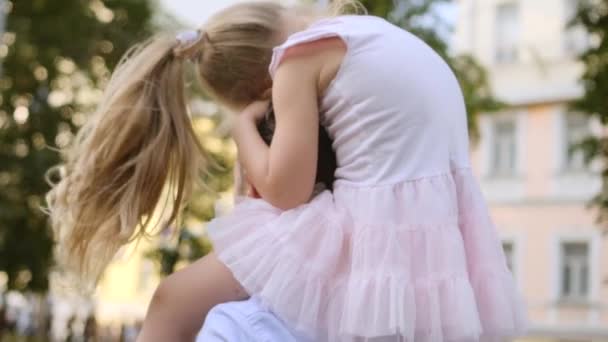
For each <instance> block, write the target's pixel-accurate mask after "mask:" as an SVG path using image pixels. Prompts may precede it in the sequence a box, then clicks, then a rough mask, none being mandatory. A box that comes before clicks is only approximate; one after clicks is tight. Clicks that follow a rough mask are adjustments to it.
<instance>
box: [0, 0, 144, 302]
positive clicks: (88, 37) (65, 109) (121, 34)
mask: <svg viewBox="0 0 608 342" xmlns="http://www.w3.org/2000/svg"><path fill="white" fill-rule="evenodd" d="M2 3H3V4H4V8H2V10H3V11H4V13H5V15H6V30H5V32H4V34H3V35H2V37H1V41H0V58H1V59H0V62H1V64H2V75H1V77H0V270H1V271H4V272H6V273H7V274H8V276H9V287H10V288H16V289H31V290H35V291H44V290H46V288H47V286H48V284H47V283H48V279H47V276H48V273H49V270H50V267H51V266H52V260H53V258H52V246H53V239H52V234H51V232H50V229H49V226H48V223H47V218H46V216H45V215H44V214H43V212H42V211H41V207H42V206H43V205H44V195H45V193H46V192H47V191H48V189H49V188H48V185H47V184H46V182H45V180H44V175H45V172H46V171H47V170H48V169H49V168H50V167H51V166H53V165H56V164H58V163H59V161H60V158H59V155H58V153H57V152H56V150H54V149H53V148H52V147H56V146H58V147H63V146H65V145H67V144H68V143H69V142H70V140H71V139H72V137H73V132H74V131H75V130H76V129H77V128H78V127H79V126H80V125H82V123H83V121H84V120H85V118H86V114H87V113H89V112H90V111H91V109H92V108H93V106H94V104H95V102H96V101H97V99H98V98H99V92H100V90H99V89H100V88H101V87H103V85H104V83H105V82H106V81H107V78H108V75H109V70H111V69H112V68H113V67H114V66H115V65H116V64H117V63H118V61H119V59H120V57H121V56H122V54H123V53H124V52H125V51H126V49H127V48H128V47H129V46H131V45H132V44H133V43H134V42H135V41H138V40H141V39H142V38H144V37H145V36H147V35H149V34H150V33H151V32H152V29H153V25H152V15H153V9H154V8H153V3H151V2H150V1H146V0H107V1H103V2H102V1H101V0H86V1H84V0H27V1H25V0H12V1H3V2H0V4H2Z"/></svg>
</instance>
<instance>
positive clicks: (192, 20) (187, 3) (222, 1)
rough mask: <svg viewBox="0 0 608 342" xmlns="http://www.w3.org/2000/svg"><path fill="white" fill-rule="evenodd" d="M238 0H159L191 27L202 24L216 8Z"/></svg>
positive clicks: (218, 8)
mask: <svg viewBox="0 0 608 342" xmlns="http://www.w3.org/2000/svg"><path fill="white" fill-rule="evenodd" d="M239 1H240V0H161V4H162V6H163V7H164V8H165V9H167V10H168V11H170V12H173V13H175V14H176V15H177V17H178V18H181V19H183V20H184V22H185V24H188V25H191V26H192V27H193V28H195V27H198V26H200V25H202V24H203V23H204V22H205V21H206V20H207V18H209V17H210V16H211V15H212V14H213V13H215V12H217V11H218V10H220V9H222V8H224V7H226V6H230V5H232V4H235V3H237V2H239Z"/></svg>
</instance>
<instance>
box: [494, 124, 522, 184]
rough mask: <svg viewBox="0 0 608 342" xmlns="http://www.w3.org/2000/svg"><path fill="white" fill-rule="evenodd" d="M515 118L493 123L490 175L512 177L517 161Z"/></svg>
mask: <svg viewBox="0 0 608 342" xmlns="http://www.w3.org/2000/svg"><path fill="white" fill-rule="evenodd" d="M516 128H517V126H516V122H515V118H511V119H499V120H495V121H494V123H493V132H492V133H493V142H492V143H493V146H492V149H491V152H492V159H491V160H492V164H491V174H492V175H494V176H513V175H514V174H515V168H516V161H517V141H516Z"/></svg>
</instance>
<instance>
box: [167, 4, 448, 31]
mask: <svg viewBox="0 0 608 342" xmlns="http://www.w3.org/2000/svg"><path fill="white" fill-rule="evenodd" d="M239 1H242V0H161V4H162V6H163V7H164V8H165V9H166V10H168V11H170V12H173V13H174V14H176V15H177V17H178V18H181V19H183V20H184V22H185V24H188V25H190V26H192V27H193V28H195V27H198V26H200V25H202V24H203V23H204V22H205V21H206V20H207V18H209V17H210V16H211V15H212V14H213V13H215V12H217V11H218V10H220V9H222V8H224V7H227V6H230V5H232V4H235V3H237V2H239ZM441 14H442V15H443V16H444V17H445V18H446V19H447V21H448V22H452V21H453V16H454V9H453V8H452V7H446V8H444V9H442V11H441Z"/></svg>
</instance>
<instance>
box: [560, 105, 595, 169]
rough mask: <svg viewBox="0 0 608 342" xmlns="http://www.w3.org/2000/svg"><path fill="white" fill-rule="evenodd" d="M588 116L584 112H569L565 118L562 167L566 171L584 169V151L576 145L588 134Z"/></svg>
mask: <svg viewBox="0 0 608 342" xmlns="http://www.w3.org/2000/svg"><path fill="white" fill-rule="evenodd" d="M590 133H591V132H590V129H589V118H588V117H587V116H586V115H584V114H578V113H576V114H575V113H571V114H567V115H566V119H565V136H566V141H565V144H564V145H565V148H564V150H565V151H564V155H565V158H564V169H565V170H566V171H583V170H585V153H584V151H582V150H581V149H580V148H577V146H578V145H579V144H580V143H581V142H582V141H583V140H584V139H585V138H587V137H588V136H589V134H590Z"/></svg>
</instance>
